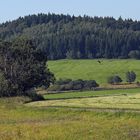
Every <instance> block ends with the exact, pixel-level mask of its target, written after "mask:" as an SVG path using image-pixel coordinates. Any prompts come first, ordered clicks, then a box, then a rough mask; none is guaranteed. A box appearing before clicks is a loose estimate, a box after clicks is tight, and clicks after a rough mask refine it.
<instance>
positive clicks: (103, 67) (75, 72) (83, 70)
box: [48, 59, 140, 84]
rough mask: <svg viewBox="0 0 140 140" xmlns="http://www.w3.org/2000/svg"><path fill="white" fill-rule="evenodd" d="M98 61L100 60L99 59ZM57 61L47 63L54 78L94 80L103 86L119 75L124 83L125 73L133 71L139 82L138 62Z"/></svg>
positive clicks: (139, 68)
mask: <svg viewBox="0 0 140 140" xmlns="http://www.w3.org/2000/svg"><path fill="white" fill-rule="evenodd" d="M99 60H100V59H99ZM100 61H101V63H99V62H98V60H97V59H94V60H57V61H49V62H48V66H49V68H50V70H51V71H52V72H53V73H54V74H55V76H56V78H57V79H59V78H62V79H65V78H71V79H84V80H96V81H97V82H98V83H99V84H105V83H106V82H107V77H109V76H111V75H119V76H121V77H122V79H123V81H125V73H126V72H127V71H131V70H132V71H134V72H135V73H136V74H137V81H139V80H140V60H131V59H126V60H112V59H111V60H106V59H101V60H100Z"/></svg>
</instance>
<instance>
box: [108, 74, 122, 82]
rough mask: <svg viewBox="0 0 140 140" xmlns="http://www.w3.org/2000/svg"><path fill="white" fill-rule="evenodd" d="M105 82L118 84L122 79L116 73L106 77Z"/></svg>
mask: <svg viewBox="0 0 140 140" xmlns="http://www.w3.org/2000/svg"><path fill="white" fill-rule="evenodd" d="M107 82H108V83H109V84H119V83H121V82H122V79H121V78H120V77H119V76H117V75H116V76H110V77H108V79H107Z"/></svg>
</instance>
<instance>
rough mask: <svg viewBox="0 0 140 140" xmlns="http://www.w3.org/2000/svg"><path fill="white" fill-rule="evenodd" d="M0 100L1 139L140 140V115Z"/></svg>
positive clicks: (16, 100)
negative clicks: (36, 105)
mask: <svg viewBox="0 0 140 140" xmlns="http://www.w3.org/2000/svg"><path fill="white" fill-rule="evenodd" d="M23 101H28V99H26V100H25V99H23V98H9V99H7V98H5V99H0V139H1V140H139V139H140V114H139V113H134V112H133V113H128V112H127V113H126V112H96V111H85V110H70V109H68V108H63V107H62V108H59V109H57V108H44V107H29V106H25V105H24V104H23Z"/></svg>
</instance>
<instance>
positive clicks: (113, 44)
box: [0, 13, 140, 60]
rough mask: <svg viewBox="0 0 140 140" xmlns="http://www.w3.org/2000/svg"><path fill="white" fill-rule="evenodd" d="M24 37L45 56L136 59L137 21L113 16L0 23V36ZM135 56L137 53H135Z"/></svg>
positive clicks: (47, 16)
mask: <svg viewBox="0 0 140 140" xmlns="http://www.w3.org/2000/svg"><path fill="white" fill-rule="evenodd" d="M17 36H26V37H27V38H30V39H31V40H34V41H35V43H36V46H37V48H38V49H41V50H43V52H44V53H45V55H46V56H48V59H52V60H54V59H65V58H72V59H81V58H82V59H83V58H86V59H93V58H129V57H130V58H139V54H140V21H133V20H132V19H127V20H123V19H122V18H121V17H120V18H119V19H117V20H116V19H114V18H113V17H104V18H102V17H89V16H83V17H81V16H78V17H75V16H70V15H56V14H50V13H49V14H38V15H29V16H25V17H24V18H22V17H20V18H18V19H17V20H14V21H11V22H6V23H3V24H1V25H0V38H1V39H3V40H8V41H9V40H13V39H14V38H16V37H17ZM135 55H137V56H135Z"/></svg>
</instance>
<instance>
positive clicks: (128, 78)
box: [126, 71, 136, 83]
mask: <svg viewBox="0 0 140 140" xmlns="http://www.w3.org/2000/svg"><path fill="white" fill-rule="evenodd" d="M135 80H136V74H135V72H133V71H131V72H129V71H128V72H127V73H126V82H128V83H132V82H134V81H135Z"/></svg>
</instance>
